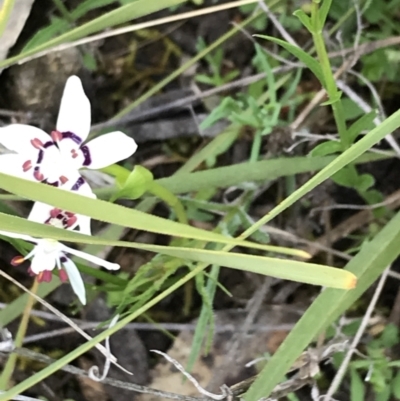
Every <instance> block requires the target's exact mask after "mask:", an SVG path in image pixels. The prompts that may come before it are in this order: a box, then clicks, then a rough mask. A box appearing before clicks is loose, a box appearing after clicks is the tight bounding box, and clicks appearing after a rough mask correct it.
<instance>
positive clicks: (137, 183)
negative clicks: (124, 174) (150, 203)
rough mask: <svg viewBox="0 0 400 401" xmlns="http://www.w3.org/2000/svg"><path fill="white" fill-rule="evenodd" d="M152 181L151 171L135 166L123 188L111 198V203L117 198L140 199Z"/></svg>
mask: <svg viewBox="0 0 400 401" xmlns="http://www.w3.org/2000/svg"><path fill="white" fill-rule="evenodd" d="M153 180H154V177H153V174H152V173H151V171H149V170H147V169H146V168H144V167H142V166H135V168H134V169H133V171H132V172H131V173H130V174H129V177H128V178H127V179H126V181H125V183H124V185H123V187H122V188H121V189H120V190H119V191H118V192H117V193H116V194H115V195H114V196H113V197H112V198H111V201H112V202H113V201H115V200H116V199H119V198H127V199H137V198H140V197H141V196H143V194H144V193H145V192H146V191H147V190H148V188H149V185H150V184H151V183H152V182H153Z"/></svg>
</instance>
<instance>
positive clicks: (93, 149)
mask: <svg viewBox="0 0 400 401" xmlns="http://www.w3.org/2000/svg"><path fill="white" fill-rule="evenodd" d="M84 147H86V148H87V149H88V150H89V152H88V156H87V157H86V160H84V162H83V166H84V167H87V168H90V169H99V168H103V167H107V166H110V165H111V164H114V163H117V162H119V161H120V160H124V159H126V158H128V157H129V156H132V155H133V154H134V153H135V152H136V149H137V144H136V142H135V141H134V140H133V139H132V138H130V137H129V136H128V135H125V134H124V133H123V132H120V131H116V132H111V133H109V134H105V135H102V136H100V137H98V138H95V139H93V140H92V141H90V142H89V143H88V144H87V145H84Z"/></svg>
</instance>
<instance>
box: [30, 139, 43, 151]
mask: <svg viewBox="0 0 400 401" xmlns="http://www.w3.org/2000/svg"><path fill="white" fill-rule="evenodd" d="M31 144H32V146H33V147H34V148H36V149H39V150H41V149H43V142H42V141H41V140H40V139H38V138H34V139H32V140H31Z"/></svg>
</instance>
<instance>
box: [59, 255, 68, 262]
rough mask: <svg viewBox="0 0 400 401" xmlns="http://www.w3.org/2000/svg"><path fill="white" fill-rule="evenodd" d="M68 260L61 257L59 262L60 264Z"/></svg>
mask: <svg viewBox="0 0 400 401" xmlns="http://www.w3.org/2000/svg"><path fill="white" fill-rule="evenodd" d="M67 260H68V258H67V257H66V256H61V257H60V262H61V263H65V262H66V261H67Z"/></svg>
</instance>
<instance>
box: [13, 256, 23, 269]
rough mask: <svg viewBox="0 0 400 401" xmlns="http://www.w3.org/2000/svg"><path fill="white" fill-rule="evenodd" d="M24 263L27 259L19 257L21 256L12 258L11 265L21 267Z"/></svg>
mask: <svg viewBox="0 0 400 401" xmlns="http://www.w3.org/2000/svg"><path fill="white" fill-rule="evenodd" d="M24 261H25V258H24V257H23V256H21V255H19V256H15V257H14V258H12V259H11V262H10V263H11V265H12V266H19V265H20V264H22V263H23V262H24Z"/></svg>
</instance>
